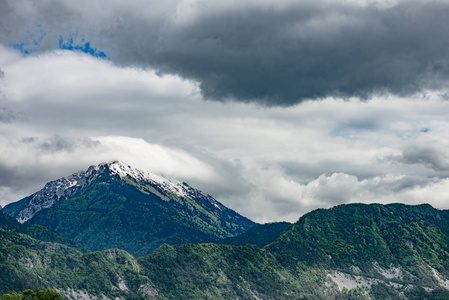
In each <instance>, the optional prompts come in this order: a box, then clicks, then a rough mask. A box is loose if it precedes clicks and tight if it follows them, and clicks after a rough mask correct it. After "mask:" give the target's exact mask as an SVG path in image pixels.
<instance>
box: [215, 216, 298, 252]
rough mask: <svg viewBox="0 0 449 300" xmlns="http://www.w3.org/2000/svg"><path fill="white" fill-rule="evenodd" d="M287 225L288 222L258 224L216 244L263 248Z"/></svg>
mask: <svg viewBox="0 0 449 300" xmlns="http://www.w3.org/2000/svg"><path fill="white" fill-rule="evenodd" d="M289 225H290V223H288V222H275V223H266V224H260V225H257V226H254V227H253V228H251V229H249V230H247V231H245V232H244V233H242V234H239V235H237V236H234V237H230V238H226V239H223V240H221V241H218V244H226V245H234V246H242V245H256V246H257V247H259V248H263V247H265V246H266V245H268V244H271V243H272V242H274V241H275V240H276V239H277V238H278V237H279V235H280V234H281V233H282V232H283V231H284V230H286V229H287V228H288V226H289Z"/></svg>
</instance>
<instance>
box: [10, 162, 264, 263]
mask: <svg viewBox="0 0 449 300" xmlns="http://www.w3.org/2000/svg"><path fill="white" fill-rule="evenodd" d="M2 211H3V212H5V213H7V214H9V215H11V216H12V217H14V218H16V219H17V220H18V221H22V222H26V223H27V224H28V223H30V224H38V225H43V226H46V227H48V228H50V229H52V230H55V231H57V232H60V233H62V234H64V235H66V236H68V237H70V238H72V239H74V241H75V242H78V243H80V244H81V245H83V246H84V247H86V248H88V249H90V250H104V249H107V248H121V249H124V250H127V251H129V252H130V253H131V254H133V255H138V256H141V255H145V254H148V253H150V252H151V251H153V250H154V249H156V248H157V247H158V246H159V245H161V244H163V243H168V244H180V243H187V242H195V243H197V242H214V241H218V240H220V239H222V238H226V237H231V236H234V235H238V234H240V233H243V232H244V231H246V229H249V228H251V227H253V226H254V225H256V223H254V222H252V221H251V220H249V219H247V218H245V217H243V216H241V215H239V214H238V213H236V212H235V211H233V210H232V209H229V208H227V207H226V206H224V205H223V204H221V203H220V202H218V201H217V200H216V199H214V198H213V197H212V196H210V195H208V194H206V193H203V192H202V191H199V190H197V189H194V188H192V187H190V186H189V185H188V184H187V183H185V182H177V181H173V180H169V179H167V178H165V177H163V176H161V175H157V174H154V173H149V172H143V171H140V170H138V169H133V168H131V167H130V166H128V165H126V164H124V163H121V162H117V161H115V162H111V163H102V164H99V165H98V166H91V167H89V168H88V170H87V171H86V172H77V173H74V174H72V175H70V176H68V177H65V178H61V179H58V180H55V181H52V182H49V183H48V184H46V185H45V187H44V188H43V189H42V190H40V191H38V192H36V193H34V194H33V195H31V196H29V197H26V198H24V199H22V200H20V201H18V202H16V203H12V204H9V205H7V206H6V207H4V208H3V210H2Z"/></svg>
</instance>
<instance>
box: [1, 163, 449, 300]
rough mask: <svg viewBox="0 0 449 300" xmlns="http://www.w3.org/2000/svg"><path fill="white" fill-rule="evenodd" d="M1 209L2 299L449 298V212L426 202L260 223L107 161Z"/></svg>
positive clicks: (346, 208) (352, 207)
mask: <svg viewBox="0 0 449 300" xmlns="http://www.w3.org/2000/svg"><path fill="white" fill-rule="evenodd" d="M3 212H4V213H7V214H9V215H10V216H12V217H10V216H8V215H5V214H4V213H3ZM3 212H0V295H1V294H2V293H10V292H13V291H17V292H20V291H22V290H24V289H36V288H42V287H49V288H53V289H56V290H58V291H60V292H61V293H62V294H64V296H65V297H66V298H68V299H449V211H447V210H437V209H434V208H433V207H431V206H430V205H426V204H423V205H418V206H408V205H403V204H389V205H380V204H371V205H365V204H350V205H340V206H336V207H333V208H331V209H318V210H315V211H312V212H310V213H308V214H306V215H304V216H302V217H301V218H300V219H299V220H298V221H297V222H296V223H294V224H290V223H285V222H282V223H271V224H262V225H258V224H255V223H253V222H251V221H250V220H248V219H246V218H244V217H242V216H240V215H238V214H237V213H235V212H234V211H232V210H230V209H228V208H226V207H224V206H223V205H222V204H220V203H218V202H217V201H216V200H214V199H213V198H212V197H211V196H208V195H206V194H204V193H202V192H200V191H198V190H195V189H193V188H191V187H190V186H188V185H187V184H186V183H179V182H174V181H169V180H167V179H165V178H163V177H161V176H158V175H154V174H149V173H145V172H141V171H138V170H135V169H132V168H131V167H129V166H127V165H125V164H122V163H119V162H114V163H109V164H101V165H99V166H95V167H91V168H89V170H87V171H86V172H80V173H77V174H74V175H72V176H69V177H67V178H64V179H60V180H57V181H54V182H51V183H48V184H47V185H46V186H45V187H44V189H43V190H41V191H39V192H37V193H36V194H33V195H31V196H30V197H27V198H25V199H23V200H21V201H19V202H16V203H13V204H10V205H8V206H7V207H5V208H4V209H3ZM16 220H18V221H21V223H19V222H17V221H16ZM22 223H23V224H22ZM71 239H73V240H71ZM204 242H207V243H204ZM111 248H112V249H111ZM117 248H118V249H117ZM119 249H121V250H119ZM123 249H125V250H126V249H127V250H128V251H130V252H131V253H133V255H134V256H133V255H130V254H129V253H128V252H126V251H124V250H123ZM154 249H155V250H154ZM96 250H101V251H96ZM90 251H96V252H90ZM146 253H148V254H146ZM136 257H138V258H136Z"/></svg>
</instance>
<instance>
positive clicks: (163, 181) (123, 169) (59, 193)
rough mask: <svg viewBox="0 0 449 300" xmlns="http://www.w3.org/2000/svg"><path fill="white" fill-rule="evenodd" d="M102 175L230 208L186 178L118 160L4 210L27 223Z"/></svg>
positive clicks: (61, 181) (60, 181) (49, 186)
mask: <svg viewBox="0 0 449 300" xmlns="http://www.w3.org/2000/svg"><path fill="white" fill-rule="evenodd" d="M102 175H106V176H107V177H108V176H118V177H120V178H121V179H125V178H128V179H131V180H133V181H135V182H137V183H141V184H150V185H152V186H157V188H158V189H161V190H164V191H166V192H167V193H168V194H175V195H177V196H178V197H185V198H190V199H198V200H199V199H202V200H201V201H207V202H209V203H211V204H212V205H213V206H215V207H216V208H218V209H219V210H221V211H223V210H226V209H227V208H226V207H225V206H223V205H222V204H221V203H219V202H218V201H216V200H215V199H214V198H213V197H211V196H209V195H207V194H205V193H203V192H201V191H199V190H197V189H194V188H192V187H190V186H189V185H188V184H187V183H185V182H179V181H176V180H169V179H167V178H165V177H164V176H162V175H158V174H155V173H152V172H144V171H141V170H139V169H135V168H132V167H130V166H129V165H127V164H125V163H123V162H120V161H114V162H110V163H101V164H99V165H97V166H90V167H89V168H88V169H87V171H85V172H77V173H74V174H72V175H70V176H68V177H64V178H60V179H57V180H54V181H50V182H49V183H47V184H46V185H45V186H44V188H43V189H41V190H40V191H38V192H36V193H34V194H33V195H31V196H29V197H27V198H25V199H23V200H21V201H19V202H16V203H12V204H10V205H8V206H6V207H5V208H4V209H3V211H4V212H6V213H8V214H9V215H11V216H13V217H15V218H16V220H17V221H19V222H21V223H25V222H26V221H28V220H29V219H31V218H32V217H33V216H34V215H35V214H36V213H37V212H39V211H41V210H43V209H46V208H49V207H51V206H53V205H54V204H56V203H57V202H59V201H61V200H65V199H68V198H69V197H72V196H75V195H76V194H77V193H78V192H80V191H82V190H84V189H85V188H86V187H88V186H90V185H91V184H92V183H93V182H94V181H95V180H96V179H97V178H99V177H100V176H102Z"/></svg>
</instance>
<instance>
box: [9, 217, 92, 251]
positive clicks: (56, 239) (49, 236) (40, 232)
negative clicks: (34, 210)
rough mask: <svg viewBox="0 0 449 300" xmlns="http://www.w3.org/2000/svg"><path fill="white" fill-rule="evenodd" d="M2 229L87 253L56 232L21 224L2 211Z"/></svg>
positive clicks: (39, 226) (42, 227) (37, 226)
mask: <svg viewBox="0 0 449 300" xmlns="http://www.w3.org/2000/svg"><path fill="white" fill-rule="evenodd" d="M0 228H1V229H3V230H4V231H13V232H15V233H20V234H25V235H28V236H30V237H32V238H34V239H37V240H40V241H43V242H51V243H58V244H62V245H65V246H67V247H70V248H73V249H75V250H78V251H81V252H86V249H84V248H83V247H82V246H81V245H79V244H77V243H75V242H74V241H72V240H71V239H69V238H68V237H66V236H64V235H62V234H60V233H57V232H56V231H53V230H51V229H48V228H46V227H44V226H41V225H35V224H21V223H19V222H17V221H16V220H14V219H13V218H11V217H10V216H8V215H6V214H5V213H3V212H1V211H0Z"/></svg>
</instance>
